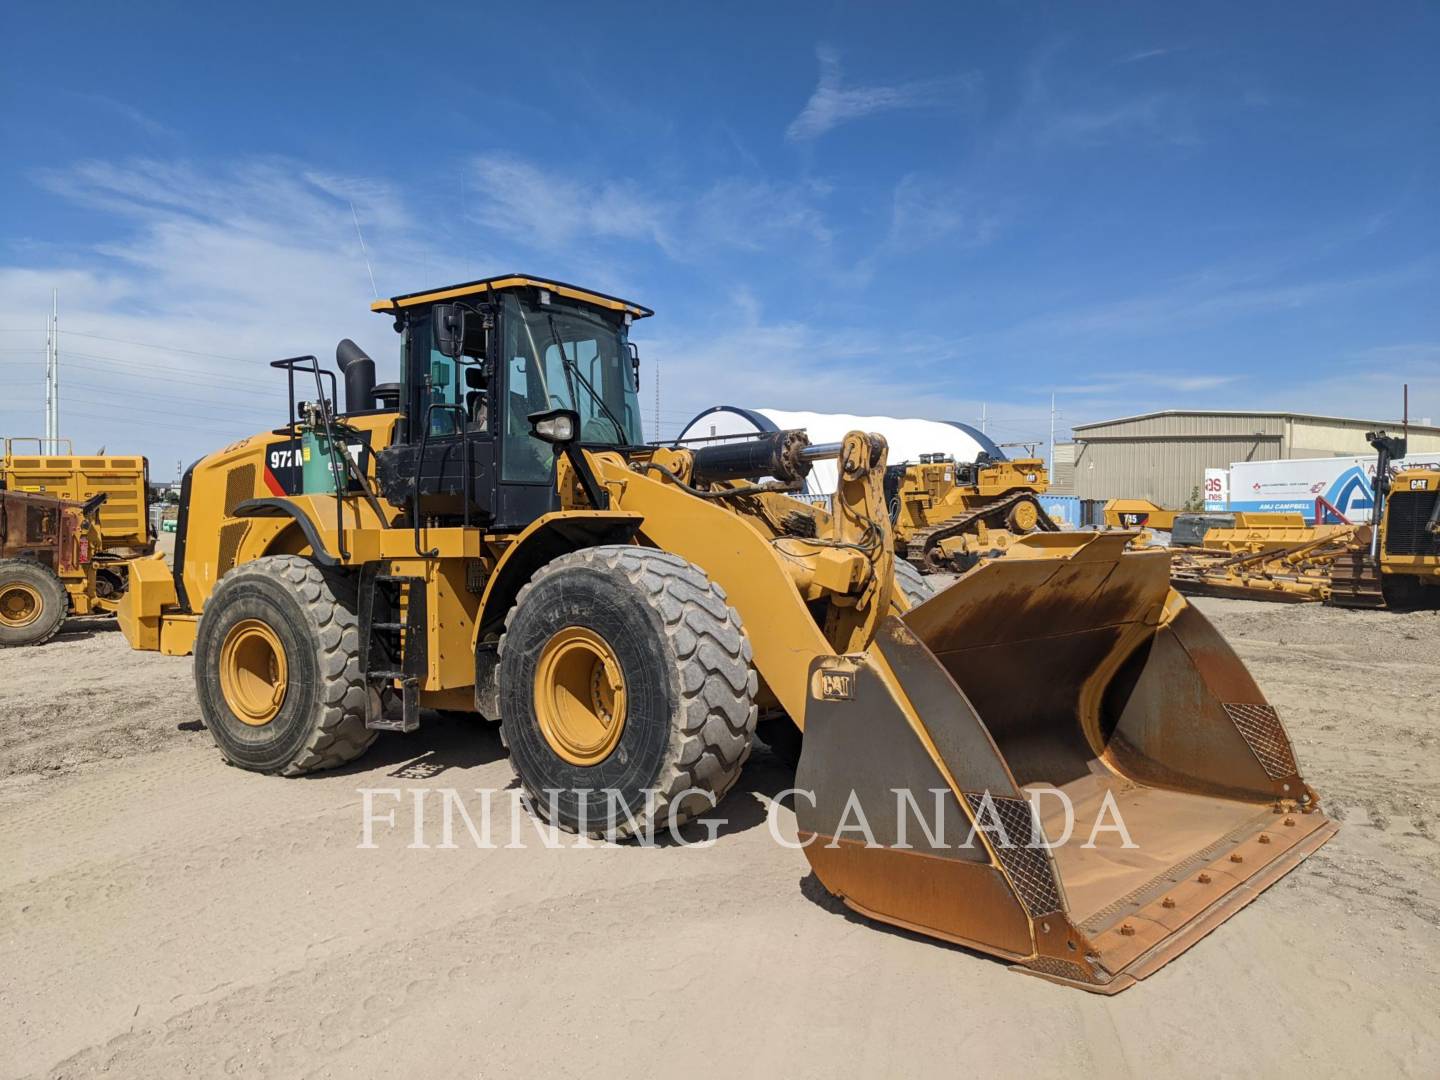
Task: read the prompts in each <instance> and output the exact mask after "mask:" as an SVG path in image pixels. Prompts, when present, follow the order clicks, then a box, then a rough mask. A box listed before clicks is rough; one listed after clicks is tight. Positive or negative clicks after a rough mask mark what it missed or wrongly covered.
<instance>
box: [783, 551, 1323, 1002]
mask: <svg viewBox="0 0 1440 1080" xmlns="http://www.w3.org/2000/svg"><path fill="white" fill-rule="evenodd" d="M1128 538H1129V534H1124V533H1119V534H1115V533H1101V534H1074V533H1070V534H1065V533H1061V534H1041V535H1038V536H1035V537H1031V538H1027V540H1026V541H1024V542H1022V543H1021V544H1018V545H1017V546H1016V547H1015V548H1014V549H1013V550H1012V552H1011V554H1010V555H1007V556H1006V557H1005V558H1004V559H1000V560H996V561H994V562H991V563H987V564H984V565H982V566H980V567H977V568H976V569H975V570H973V571H971V572H970V573H969V574H967V575H965V576H964V577H962V578H961V579H960V580H959V581H957V582H956V583H955V584H954V585H952V586H951V587H950V588H948V589H946V590H944V591H943V592H941V593H939V594H937V595H936V596H934V597H933V598H931V599H930V600H928V601H926V602H925V603H923V604H921V605H920V606H919V607H918V608H916V609H914V610H913V611H911V612H909V613H908V614H907V615H905V616H904V617H903V618H895V619H891V620H889V621H888V622H887V623H886V625H885V626H884V627H883V629H882V631H881V632H880V634H879V635H878V637H877V640H876V641H875V643H874V645H873V646H872V647H871V649H870V650H869V651H867V652H866V653H865V654H862V655H860V656H850V657H837V658H825V659H822V660H819V661H817V662H816V665H815V668H814V669H813V671H812V678H811V701H810V705H809V708H808V710H807V712H806V716H805V738H804V743H803V751H802V754H801V760H800V767H799V771H798V774H797V779H796V784H797V786H798V787H799V788H801V789H802V791H804V792H807V793H813V800H812V799H810V798H809V797H808V796H802V797H801V798H798V799H797V801H796V812H797V823H798V825H799V828H800V831H801V837H802V840H804V841H806V842H807V847H806V854H807V857H808V858H809V860H810V863H811V866H812V867H813V869H814V871H815V873H816V875H817V877H818V878H819V879H820V881H821V882H822V883H823V884H824V885H825V886H826V887H827V888H828V889H830V891H832V892H834V893H836V894H837V895H839V896H841V897H843V898H844V900H845V902H846V903H847V904H849V905H850V906H851V907H853V908H855V909H856V910H858V911H861V912H863V913H865V914H868V915H871V916H873V917H875V918H877V919H882V920H884V921H886V922H890V923H893V924H896V925H899V926H904V927H907V928H909V929H912V930H917V931H919V932H922V933H926V934H931V935H933V936H936V937H939V938H943V939H946V940H949V941H954V942H958V943H961V944H965V945H969V946H973V947H975V948H978V949H983V950H985V951H987V952H990V953H995V954H997V955H1000V956H1003V957H1006V958H1008V959H1011V960H1013V961H1015V962H1017V963H1018V964H1020V965H1022V966H1023V967H1024V968H1025V969H1026V970H1028V971H1031V972H1033V973H1036V974H1040V975H1044V976H1046V977H1048V978H1051V979H1054V980H1057V981H1061V982H1066V983H1069V984H1072V985H1076V986H1080V987H1083V988H1085V989H1088V990H1093V991H1097V992H1101V993H1114V992H1116V991H1118V990H1121V989H1124V988H1125V987H1127V986H1129V985H1132V984H1133V983H1134V982H1135V981H1136V980H1137V979H1141V978H1144V977H1145V976H1146V975H1149V974H1150V973H1151V972H1153V971H1155V970H1156V969H1157V968H1159V967H1160V966H1161V965H1163V964H1164V963H1166V962H1167V961H1168V960H1170V959H1171V958H1172V957H1174V956H1175V955H1177V954H1178V953H1180V952H1183V951H1184V950H1185V949H1186V948H1188V947H1189V946H1190V945H1192V944H1194V942H1195V941H1197V940H1199V938H1200V937H1202V936H1204V935H1205V934H1206V933H1208V932H1209V931H1210V930H1212V929H1213V928H1214V927H1215V926H1216V925H1217V924H1219V923H1220V922H1222V921H1224V919H1226V918H1228V917H1229V916H1230V915H1231V914H1233V913H1234V912H1235V911H1236V910H1238V909H1239V908H1240V907H1242V906H1244V905H1245V904H1246V903H1248V902H1249V901H1250V900H1252V899H1253V898H1254V897H1255V896H1256V895H1257V894H1258V893H1259V892H1260V891H1261V890H1262V889H1264V888H1265V887H1266V886H1267V885H1269V884H1271V883H1272V882H1274V881H1275V880H1277V879H1278V878H1279V877H1281V876H1282V875H1284V874H1285V873H1286V872H1287V871H1289V870H1290V869H1292V868H1293V867H1294V866H1295V865H1296V864H1297V863H1298V862H1300V860H1302V859H1303V858H1304V857H1305V856H1306V855H1308V854H1310V853H1311V852H1312V851H1314V850H1315V849H1316V848H1318V847H1319V846H1320V845H1321V844H1323V843H1324V842H1325V841H1326V840H1327V839H1329V837H1330V836H1331V835H1333V834H1334V832H1335V830H1336V826H1335V825H1334V823H1332V822H1330V821H1329V820H1328V819H1327V818H1325V816H1324V815H1323V814H1322V813H1321V812H1320V810H1319V803H1318V800H1317V799H1316V796H1315V793H1314V792H1313V791H1312V790H1311V789H1310V788H1309V787H1308V786H1307V785H1306V784H1305V782H1304V780H1303V779H1302V778H1301V776H1300V774H1299V769H1298V766H1297V764H1296V762H1295V757H1294V753H1293V750H1292V748H1291V744H1290V740H1289V737H1288V736H1287V735H1286V733H1285V729H1284V727H1283V725H1282V724H1281V722H1280V719H1279V717H1278V716H1277V715H1276V713H1275V710H1274V709H1273V708H1272V707H1271V706H1270V705H1269V704H1268V703H1267V702H1266V701H1265V698H1264V696H1263V695H1262V694H1261V693H1260V690H1259V688H1258V687H1257V686H1256V684H1255V681H1254V679H1252V678H1251V676H1250V674H1249V672H1248V671H1246V669H1245V667H1244V665H1243V664H1242V663H1241V662H1240V660H1239V659H1238V658H1237V657H1236V656H1235V654H1234V652H1233V651H1232V650H1231V649H1230V648H1229V646H1228V645H1227V644H1226V643H1225V642H1224V640H1223V639H1222V638H1221V637H1220V635H1219V634H1218V633H1217V632H1216V631H1215V630H1214V628H1213V627H1212V626H1211V625H1210V623H1209V622H1208V620H1206V619H1205V617H1204V616H1203V615H1201V614H1200V612H1199V611H1197V610H1196V609H1195V608H1193V607H1191V606H1190V605H1189V604H1188V603H1187V602H1186V601H1185V600H1184V598H1183V597H1181V596H1180V595H1179V594H1178V593H1176V592H1174V591H1173V590H1172V589H1171V588H1170V585H1169V560H1168V556H1167V554H1166V553H1164V552H1144V551H1138V552H1128V551H1126V550H1125V543H1126V540H1127V539H1128ZM1097 825H1098V826H1099V828H1096V826H1097Z"/></svg>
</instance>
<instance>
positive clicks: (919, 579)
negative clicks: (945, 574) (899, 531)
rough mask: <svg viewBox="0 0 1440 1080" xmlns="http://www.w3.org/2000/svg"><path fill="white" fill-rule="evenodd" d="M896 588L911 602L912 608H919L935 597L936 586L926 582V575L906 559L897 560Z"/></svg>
mask: <svg viewBox="0 0 1440 1080" xmlns="http://www.w3.org/2000/svg"><path fill="white" fill-rule="evenodd" d="M895 587H896V588H897V589H899V590H900V593H901V595H902V596H904V597H905V599H906V600H908V601H910V606H911V607H912V608H914V607H919V606H920V605H921V604H923V603H924V602H925V601H926V600H929V599H930V597H932V596H934V595H935V586H934V585H931V584H930V582H928V581H926V580H925V575H924V574H922V573H920V571H919V570H917V569H916V568H915V567H914V566H912V565H911V564H910V563H908V562H906V561H905V560H904V559H896V560H895Z"/></svg>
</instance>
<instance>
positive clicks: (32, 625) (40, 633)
mask: <svg viewBox="0 0 1440 1080" xmlns="http://www.w3.org/2000/svg"><path fill="white" fill-rule="evenodd" d="M69 610H70V597H69V596H68V595H66V592H65V586H64V584H63V583H62V582H61V581H60V579H59V578H58V577H56V576H55V571H53V570H51V569H50V568H49V567H48V566H46V565H44V564H43V563H38V562H36V561H35V560H34V559H0V648H8V647H10V646H14V645H41V644H44V643H45V642H47V641H49V640H50V639H51V638H52V637H54V636H55V635H56V634H57V633H59V631H60V627H61V625H62V624H64V622H65V615H66V613H68V612H69Z"/></svg>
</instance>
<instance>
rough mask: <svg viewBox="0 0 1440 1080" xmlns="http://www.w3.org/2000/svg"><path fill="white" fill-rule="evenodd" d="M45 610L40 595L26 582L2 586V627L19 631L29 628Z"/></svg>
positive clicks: (0, 591) (0, 614)
mask: <svg viewBox="0 0 1440 1080" xmlns="http://www.w3.org/2000/svg"><path fill="white" fill-rule="evenodd" d="M44 610H45V601H44V600H41V599H40V594H39V593H38V592H36V591H35V590H34V589H32V588H31V587H30V586H29V585H26V584H25V583H24V582H20V581H12V582H10V583H9V584H7V585H0V626H8V627H11V628H12V629H18V628H19V627H22V626H29V625H30V624H31V623H33V622H34V621H35V620H36V619H38V618H39V617H40V613H41V612H42V611H44Z"/></svg>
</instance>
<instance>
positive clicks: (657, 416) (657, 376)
mask: <svg viewBox="0 0 1440 1080" xmlns="http://www.w3.org/2000/svg"><path fill="white" fill-rule="evenodd" d="M650 363H651V364H652V365H653V366H654V368H655V433H654V435H652V436H651V438H652V439H653V440H654V441H655V442H657V443H658V442H659V441H660V359H659V357H656V358H655V359H654V360H651V361H650Z"/></svg>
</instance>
